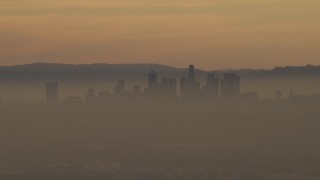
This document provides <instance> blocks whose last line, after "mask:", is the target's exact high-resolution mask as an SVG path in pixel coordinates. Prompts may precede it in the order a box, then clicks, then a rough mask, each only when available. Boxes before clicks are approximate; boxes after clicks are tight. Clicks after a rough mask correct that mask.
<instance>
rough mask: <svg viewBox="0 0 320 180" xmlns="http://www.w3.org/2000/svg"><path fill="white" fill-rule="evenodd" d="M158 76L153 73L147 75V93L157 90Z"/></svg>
mask: <svg viewBox="0 0 320 180" xmlns="http://www.w3.org/2000/svg"><path fill="white" fill-rule="evenodd" d="M157 83H158V75H157V73H156V72H155V71H153V70H152V71H151V72H150V73H149V84H148V85H149V92H152V91H155V90H156V89H157Z"/></svg>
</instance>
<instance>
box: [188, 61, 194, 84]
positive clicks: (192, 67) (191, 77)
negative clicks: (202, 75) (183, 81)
mask: <svg viewBox="0 0 320 180" xmlns="http://www.w3.org/2000/svg"><path fill="white" fill-rule="evenodd" d="M188 79H189V80H191V81H195V80H196V75H195V71H194V65H189V73H188Z"/></svg>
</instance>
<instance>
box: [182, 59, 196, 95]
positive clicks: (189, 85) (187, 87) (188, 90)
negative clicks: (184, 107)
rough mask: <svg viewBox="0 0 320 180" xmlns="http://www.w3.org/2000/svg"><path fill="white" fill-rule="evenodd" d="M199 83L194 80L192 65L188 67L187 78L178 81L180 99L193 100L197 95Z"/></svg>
mask: <svg viewBox="0 0 320 180" xmlns="http://www.w3.org/2000/svg"><path fill="white" fill-rule="evenodd" d="M199 92H200V83H199V82H198V81H196V79H195V68H194V65H189V72H188V78H185V77H182V78H181V80H180V97H181V98H182V99H190V98H191V99H193V98H196V97H197V96H198V95H199Z"/></svg>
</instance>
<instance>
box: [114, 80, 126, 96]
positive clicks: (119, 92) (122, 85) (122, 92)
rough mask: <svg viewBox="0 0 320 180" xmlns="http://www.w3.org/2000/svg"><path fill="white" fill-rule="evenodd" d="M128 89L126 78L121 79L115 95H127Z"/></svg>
mask: <svg viewBox="0 0 320 180" xmlns="http://www.w3.org/2000/svg"><path fill="white" fill-rule="evenodd" d="M125 91H126V80H125V79H119V80H118V84H117V86H116V88H115V90H114V94H115V95H125Z"/></svg>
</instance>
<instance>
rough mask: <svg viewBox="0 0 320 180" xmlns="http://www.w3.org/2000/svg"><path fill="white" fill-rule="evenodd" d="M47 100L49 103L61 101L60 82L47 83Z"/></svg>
mask: <svg viewBox="0 0 320 180" xmlns="http://www.w3.org/2000/svg"><path fill="white" fill-rule="evenodd" d="M46 100H47V103H48V104H55V103H58V101H59V87H58V83H56V82H50V83H47V84H46Z"/></svg>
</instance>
